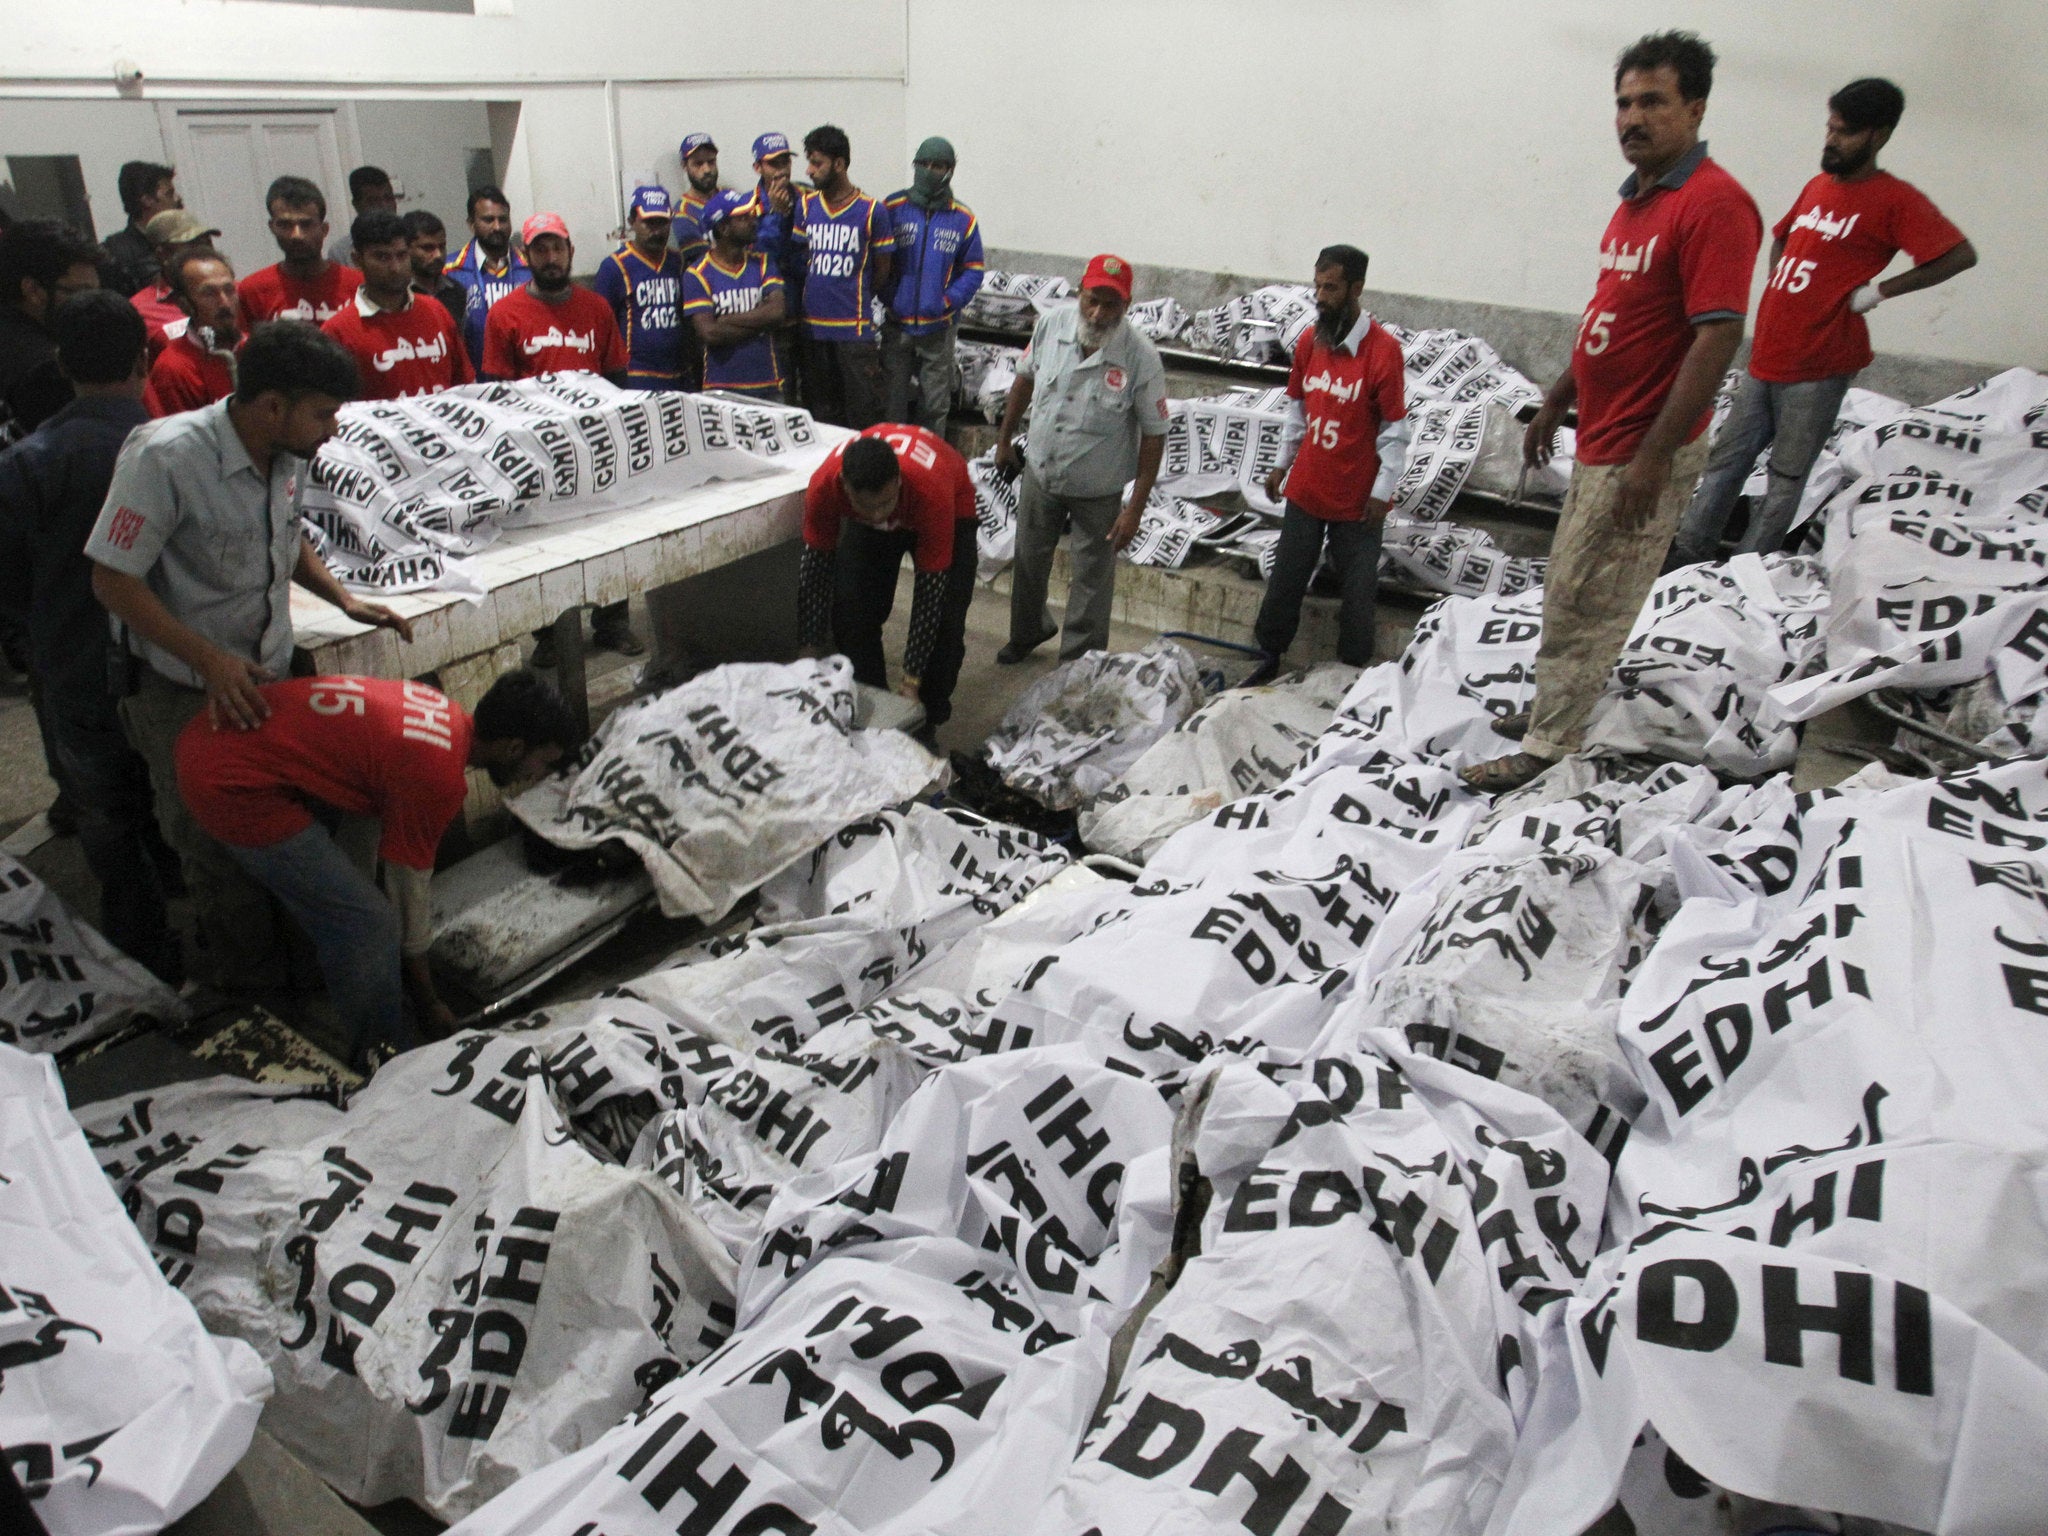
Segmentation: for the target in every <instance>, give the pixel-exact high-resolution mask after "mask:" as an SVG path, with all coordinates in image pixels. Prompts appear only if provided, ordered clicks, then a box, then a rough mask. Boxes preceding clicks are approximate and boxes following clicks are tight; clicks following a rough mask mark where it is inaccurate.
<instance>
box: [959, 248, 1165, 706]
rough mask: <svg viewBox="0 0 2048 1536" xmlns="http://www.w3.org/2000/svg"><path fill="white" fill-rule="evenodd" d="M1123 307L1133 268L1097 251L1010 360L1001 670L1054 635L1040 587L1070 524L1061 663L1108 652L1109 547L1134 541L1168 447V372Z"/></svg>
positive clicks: (1002, 453)
mask: <svg viewBox="0 0 2048 1536" xmlns="http://www.w3.org/2000/svg"><path fill="white" fill-rule="evenodd" d="M1130 305H1131V264H1130V263H1129V262H1127V261H1125V260H1124V259H1123V258H1122V257H1120V256H1110V255H1101V256H1097V257H1095V258H1094V259H1093V260H1091V261H1090V262H1089V263H1088V267H1087V270H1086V271H1084V272H1083V273H1082V274H1081V295H1080V301H1079V302H1078V303H1076V304H1072V305H1066V306H1062V307H1061V308H1059V309H1054V310H1050V311H1048V312H1047V313H1045V314H1043V315H1041V316H1039V319H1038V325H1037V327H1036V329H1034V330H1033V331H1032V333H1031V345H1030V346H1029V347H1027V348H1025V350H1024V355H1023V357H1021V358H1020V359H1018V362H1017V382H1016V383H1014V384H1012V385H1011V386H1010V398H1009V400H1008V402H1007V403H1006V404H1005V406H1004V407H1003V426H1002V435H1001V438H1000V440H999V441H998V442H997V444H996V462H997V463H998V464H1001V465H1003V466H1004V467H1005V468H1008V469H1015V468H1017V467H1018V463H1019V458H1020V455H1019V452H1018V449H1017V443H1016V436H1017V428H1018V426H1019V425H1020V424H1021V423H1022V421H1023V419H1024V413H1025V412H1026V410H1029V411H1030V413H1031V431H1030V435H1029V438H1028V443H1029V448H1028V451H1026V452H1025V453H1024V454H1023V455H1021V457H1022V461H1023V471H1024V480H1023V484H1022V485H1021V486H1020V487H1019V489H1018V495H1017V556H1016V563H1015V564H1013V565H1012V566H1011V567H1010V580H1011V587H1010V642H1009V644H1007V645H1005V646H1004V647H1003V648H1002V649H1001V650H1000V651H998V652H997V653H996V660H997V662H998V663H1000V664H1001V665H1003V666H1014V665H1015V664H1016V663H1017V662H1020V661H1022V660H1023V659H1024V658H1025V657H1026V656H1029V655H1030V654H1031V653H1032V652H1033V651H1035V650H1036V649H1038V647H1039V646H1041V645H1043V644H1044V643H1045V642H1046V641H1048V640H1050V639H1051V638H1052V637H1053V634H1054V629H1053V622H1052V612H1051V610H1050V609H1048V608H1047V607H1046V605H1045V588H1046V580H1047V578H1048V576H1050V574H1051V572H1052V554H1053V551H1054V550H1055V549H1056V548H1058V547H1059V541H1060V536H1061V535H1062V534H1063V533H1065V532H1066V531H1067V529H1068V528H1070V527H1071V528H1072V529H1073V533H1074V537H1073V540H1072V542H1071V543H1070V544H1069V545H1068V546H1067V550H1068V554H1069V557H1070V559H1071V562H1072V564H1071V570H1072V576H1071V578H1070V581H1069V585H1068V590H1067V613H1066V634H1065V637H1064V638H1063V639H1062V640H1061V642H1060V660H1062V661H1072V660H1073V659H1074V658H1075V657H1077V656H1079V655H1081V654H1083V653H1084V652H1087V651H1104V650H1108V649H1109V613H1110V605H1111V604H1112V603H1113V602H1114V600H1115V597H1116V556H1117V551H1118V550H1120V549H1122V548H1123V547H1124V546H1125V545H1126V544H1128V543H1130V542H1131V540H1132V539H1133V538H1134V537H1135V536H1136V535H1137V532H1138V519H1139V518H1140V517H1141V516H1142V515H1143V514H1144V511H1145V502H1146V500H1147V499H1148V498H1149V497H1150V496H1151V494H1152V482H1153V481H1154V480H1155V479H1157V478H1158V475H1159V460H1160V458H1161V456H1162V455H1163V454H1164V453H1165V451H1166V428H1167V414H1166V370H1165V368H1164V366H1163V365H1162V364H1161V363H1160V361H1159V349H1158V348H1157V347H1155V346H1153V345H1152V343H1151V342H1150V341H1149V340H1148V339H1147V338H1146V337H1145V336H1143V335H1142V334H1140V333H1139V332H1138V331H1137V329H1136V328H1134V327H1133V326H1131V325H1130V324H1128V323H1127V322H1126V321H1125V319H1124V312H1125V311H1126V310H1128V309H1129V308H1130ZM1127 484H1128V485H1129V486H1130V495H1129V496H1128V497H1126V496H1125V495H1124V494H1123V491H1124V487H1125V485H1127Z"/></svg>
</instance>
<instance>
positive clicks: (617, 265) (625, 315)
mask: <svg viewBox="0 0 2048 1536" xmlns="http://www.w3.org/2000/svg"><path fill="white" fill-rule="evenodd" d="M627 217H628V220H629V221H630V223H631V224H632V227H633V238H632V239H631V240H630V241H629V242H628V243H627V244H625V245H623V246H621V247H620V248H619V249H618V250H616V251H614V252H612V254H611V255H609V256H607V257H606V258H605V259H604V261H603V262H602V263H601V264H600V265H599V266H598V269H597V276H596V277H594V278H593V279H592V280H591V284H590V286H591V289H592V290H593V291H594V292H595V293H596V294H597V296H598V297H599V298H601V299H603V300H604V301H605V302H606V303H607V304H609V305H611V307H612V318H613V319H614V320H616V321H618V323H619V334H620V335H621V336H623V337H624V338H625V340H626V352H627V362H626V378H625V384H626V388H628V389H682V388H684V387H685V385H684V383H683V345H682V343H683V326H682V303H683V262H682V258H681V257H680V256H678V255H677V254H676V253H675V252H674V251H673V250H671V249H670V248H669V243H668V241H669V230H670V227H671V217H672V207H671V204H670V202H669V196H668V191H667V189H666V188H663V187H638V188H636V189H635V190H634V192H633V203H632V208H631V210H630V212H629V213H628V215H627Z"/></svg>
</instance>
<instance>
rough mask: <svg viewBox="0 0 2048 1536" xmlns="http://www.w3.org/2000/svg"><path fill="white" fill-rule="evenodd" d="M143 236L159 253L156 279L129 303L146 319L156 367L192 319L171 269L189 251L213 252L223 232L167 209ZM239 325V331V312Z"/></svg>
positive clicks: (146, 229) (195, 218) (148, 225)
mask: <svg viewBox="0 0 2048 1536" xmlns="http://www.w3.org/2000/svg"><path fill="white" fill-rule="evenodd" d="M143 233H144V234H146V235H148V236H149V240H150V245H151V248H152V249H153V250H155V252H156V268H155V272H156V275H155V277H154V278H153V279H152V280H151V281H150V282H149V284H148V285H147V286H146V287H142V288H138V289H137V290H136V291H135V292H134V293H131V294H130V295H129V296H128V302H129V303H131V304H133V305H134V306H135V313H137V314H138V315H140V316H142V322H143V324H144V325H145V326H146V327H147V328H148V336H149V342H148V347H149V360H150V362H151V363H155V361H156V360H157V358H159V357H161V356H162V355H163V350H164V347H165V346H166V345H167V344H168V343H169V342H170V339H171V338H172V337H173V336H174V335H176V334H177V333H178V332H180V331H182V330H184V329H185V324H186V322H187V320H188V319H189V318H190V316H189V315H188V314H187V313H186V310H185V306H184V303H183V302H182V301H181V300H180V298H179V296H178V291H177V289H175V288H174V287H172V286H171V269H172V268H173V267H175V266H176V265H177V264H178V258H179V257H180V256H182V255H183V254H184V253H185V252H186V251H201V250H203V251H211V250H212V249H213V241H214V237H215V236H216V235H218V234H219V233H220V231H219V230H217V229H212V228H209V227H208V225H207V223H206V221H205V220H204V219H202V218H200V217H199V216H198V215H196V214H192V213H188V212H186V211H185V210H184V209H183V208H167V209H165V210H164V211H163V212H162V213H159V214H157V215H155V216H154V217H152V218H151V219H150V221H149V223H148V224H146V225H144V226H143ZM236 324H237V328H239V326H240V312H239V311H237V314H236Z"/></svg>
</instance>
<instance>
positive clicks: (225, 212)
mask: <svg viewBox="0 0 2048 1536" xmlns="http://www.w3.org/2000/svg"><path fill="white" fill-rule="evenodd" d="M342 110H343V109H342V108H339V107H304V108H292V107H284V108H264V109H262V110H260V111H242V110H231V109H216V108H211V107H206V108H180V109H179V110H178V113H177V119H176V123H175V126H174V128H173V130H172V145H171V152H172V154H173V155H174V156H176V164H177V167H178V188H179V190H180V191H182V192H183V193H184V194H185V206H186V207H187V208H190V209H191V210H192V211H193V212H194V213H196V214H198V215H199V216H200V217H201V218H203V219H205V220H206V222H207V223H209V224H211V225H213V226H215V227H216V228H217V229H219V230H220V232H221V235H220V240H219V242H218V243H219V245H220V246H221V248H222V249H223V250H225V251H226V252H227V255H228V259H229V260H230V261H232V262H233V263H234V264H235V270H236V271H237V272H241V273H247V272H253V271H255V270H256V269H257V268H258V267H267V266H269V265H270V264H271V263H272V262H274V261H276V260H277V244H276V242H275V241H273V240H272V239H271V238H270V229H269V213H268V211H267V210H266V209H265V208H264V206H263V193H264V189H265V188H267V187H268V186H269V185H270V183H271V182H272V181H274V180H275V179H276V178H277V177H279V176H304V177H305V178H306V179H307V180H309V181H311V182H313V183H314V184H315V185H316V186H318V187H319V188H320V190H321V191H322V192H324V193H326V194H327V216H328V219H329V221H330V222H332V221H333V220H335V219H337V218H339V219H346V218H347V217H348V216H349V201H348V182H347V179H346V177H345V176H344V174H343V171H342V158H341V140H340V134H339V133H338V131H337V121H336V120H337V117H338V115H339V114H340V112H341V111H342Z"/></svg>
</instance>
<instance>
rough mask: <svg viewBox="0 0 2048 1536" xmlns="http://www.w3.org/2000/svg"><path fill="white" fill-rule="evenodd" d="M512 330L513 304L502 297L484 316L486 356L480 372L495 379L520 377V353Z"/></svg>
mask: <svg viewBox="0 0 2048 1536" xmlns="http://www.w3.org/2000/svg"><path fill="white" fill-rule="evenodd" d="M510 297H511V295H510V294H507V295H506V298H510ZM512 331H513V325H512V306H511V305H510V304H508V303H506V302H505V300H504V299H500V300H499V301H498V302H497V303H496V304H493V305H492V306H491V312H490V313H489V314H488V315H486V316H485V317H484V356H483V362H482V363H481V364H480V365H479V368H478V371H479V372H481V373H484V374H487V375H488V376H490V377H491V378H494V379H516V378H518V377H519V354H518V350H517V349H516V348H515V347H514V346H513V335H512Z"/></svg>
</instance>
